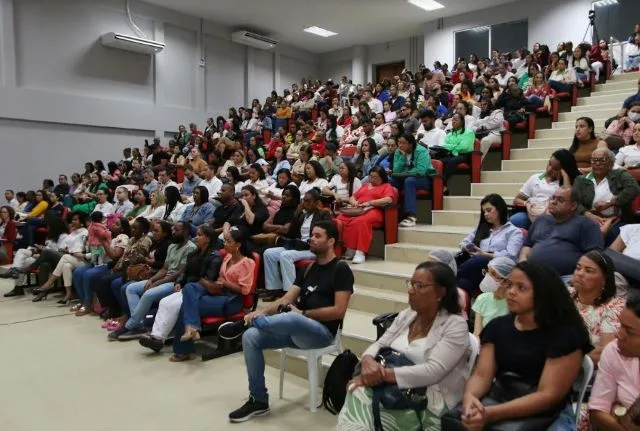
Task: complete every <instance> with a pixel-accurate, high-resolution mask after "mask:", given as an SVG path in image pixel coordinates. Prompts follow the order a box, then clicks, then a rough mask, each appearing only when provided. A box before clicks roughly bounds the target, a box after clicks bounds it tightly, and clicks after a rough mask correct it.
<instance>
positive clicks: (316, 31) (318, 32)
mask: <svg viewBox="0 0 640 431" xmlns="http://www.w3.org/2000/svg"><path fill="white" fill-rule="evenodd" d="M304 31H306V32H307V33H311V34H315V35H316V36H321V37H331V36H335V35H337V34H338V33H334V32H333V31H329V30H326V29H324V28H321V27H317V26H315V25H313V26H311V27H307V28H305V29H304Z"/></svg>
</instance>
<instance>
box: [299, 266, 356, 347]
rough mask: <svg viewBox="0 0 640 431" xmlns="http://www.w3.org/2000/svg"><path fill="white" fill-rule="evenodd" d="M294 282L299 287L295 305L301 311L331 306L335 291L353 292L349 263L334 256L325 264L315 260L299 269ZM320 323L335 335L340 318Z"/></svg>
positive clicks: (333, 301)
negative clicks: (309, 265)
mask: <svg viewBox="0 0 640 431" xmlns="http://www.w3.org/2000/svg"><path fill="white" fill-rule="evenodd" d="M307 269H308V271H307ZM294 284H295V285H296V286H298V287H299V288H300V289H301V292H300V296H299V297H298V304H297V307H298V308H299V309H300V310H303V311H304V310H315V309H316V308H324V307H331V306H333V305H334V304H335V293H336V292H341V291H346V292H351V293H353V273H352V272H351V268H349V265H347V264H346V263H344V262H340V260H339V259H338V258H335V259H333V260H332V261H331V262H329V263H326V264H325V265H319V264H318V263H317V262H316V263H313V264H312V266H311V267H310V268H305V269H304V270H302V271H300V272H299V274H298V276H297V277H296V281H295V282H294ZM320 323H322V324H323V325H324V326H326V327H327V329H328V330H329V331H330V332H331V333H332V334H333V335H336V332H338V327H339V326H341V325H342V320H332V321H331V322H320Z"/></svg>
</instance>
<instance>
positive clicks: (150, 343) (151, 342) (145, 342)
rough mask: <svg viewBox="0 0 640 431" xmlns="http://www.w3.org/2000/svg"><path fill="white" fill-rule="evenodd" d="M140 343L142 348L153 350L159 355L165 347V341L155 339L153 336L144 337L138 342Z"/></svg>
mask: <svg viewBox="0 0 640 431" xmlns="http://www.w3.org/2000/svg"><path fill="white" fill-rule="evenodd" d="M138 343H140V345H141V346H142V347H146V348H147V349H151V350H153V351H154V352H156V353H158V352H159V351H160V350H162V348H163V347H164V341H162V340H158V339H157V338H153V337H152V336H151V335H143V336H142V337H140V339H139V340H138Z"/></svg>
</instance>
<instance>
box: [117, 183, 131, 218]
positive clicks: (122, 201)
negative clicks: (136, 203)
mask: <svg viewBox="0 0 640 431" xmlns="http://www.w3.org/2000/svg"><path fill="white" fill-rule="evenodd" d="M132 209H133V203H132V202H131V201H130V200H129V189H127V188H126V187H124V186H120V187H118V188H116V202H115V204H114V205H113V213H114V214H117V215H118V217H125V216H126V215H127V214H128V213H129V212H131V210H132Z"/></svg>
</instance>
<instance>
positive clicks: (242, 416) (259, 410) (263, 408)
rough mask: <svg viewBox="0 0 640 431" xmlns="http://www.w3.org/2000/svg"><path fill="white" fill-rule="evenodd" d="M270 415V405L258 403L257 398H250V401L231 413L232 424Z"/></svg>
mask: <svg viewBox="0 0 640 431" xmlns="http://www.w3.org/2000/svg"><path fill="white" fill-rule="evenodd" d="M268 414H269V404H268V403H263V402H260V401H256V399H255V398H253V397H252V396H249V399H248V400H247V402H246V403H244V405H243V406H242V407H240V408H239V409H238V410H234V411H232V412H231V413H229V421H230V422H244V421H248V420H249V419H251V418H252V417H254V416H266V415H268Z"/></svg>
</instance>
